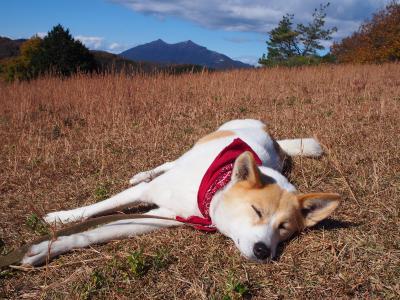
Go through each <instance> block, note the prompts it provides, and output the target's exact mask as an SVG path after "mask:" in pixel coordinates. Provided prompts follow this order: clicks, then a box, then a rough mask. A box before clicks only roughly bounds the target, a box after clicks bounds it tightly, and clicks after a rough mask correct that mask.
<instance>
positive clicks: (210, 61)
mask: <svg viewBox="0 0 400 300" xmlns="http://www.w3.org/2000/svg"><path fill="white" fill-rule="evenodd" d="M119 55H120V56H122V57H124V58H127V59H131V60H134V61H148V62H155V63H162V64H195V65H201V66H205V67H208V68H211V69H215V70H224V69H238V68H251V67H252V66H251V65H248V64H245V63H242V62H240V61H237V60H233V59H231V58H229V57H228V56H226V55H224V54H221V53H218V52H215V51H211V50H208V49H207V48H206V47H203V46H200V45H197V44H195V43H193V42H192V41H190V40H189V41H186V42H181V43H176V44H168V43H166V42H164V41H163V40H161V39H158V40H156V41H153V42H150V43H147V44H144V45H140V46H136V47H134V48H131V49H129V50H126V51H124V52H122V53H120V54H119Z"/></svg>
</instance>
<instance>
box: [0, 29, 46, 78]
mask: <svg viewBox="0 0 400 300" xmlns="http://www.w3.org/2000/svg"><path fill="white" fill-rule="evenodd" d="M41 55H42V39H41V38H40V37H38V36H33V37H32V38H30V39H29V40H27V41H25V42H24V43H23V44H22V45H21V47H20V55H19V56H17V57H13V58H10V59H7V60H5V61H4V63H3V67H2V73H3V76H2V77H3V78H5V79H6V80H7V81H13V80H29V79H33V78H36V77H37V76H38V75H39V73H40V71H41V69H40V67H39V59H40V57H41Z"/></svg>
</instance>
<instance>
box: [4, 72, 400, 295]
mask: <svg viewBox="0 0 400 300" xmlns="http://www.w3.org/2000/svg"><path fill="white" fill-rule="evenodd" d="M399 117H400V65H399V64H387V65H379V66H378V65H373V66H350V65H349V66H321V67H309V68H300V69H297V68H293V69H279V68H278V69H271V70H243V71H230V72H221V73H211V74H207V73H204V74H187V75H181V76H163V75H159V76H144V75H143V76H136V77H127V76H122V75H121V76H118V75H106V76H94V77H89V76H76V77H73V78H70V79H66V80H60V79H55V78H46V79H40V80H37V81H34V82H31V83H15V84H9V85H6V84H0V166H1V168H0V238H1V240H0V252H1V253H2V254H5V253H7V252H9V251H10V250H12V249H14V248H15V247H18V246H20V245H22V244H23V243H26V242H29V241H30V240H32V239H34V238H35V237H37V236H38V235H40V234H43V233H44V232H45V231H46V230H47V229H46V227H45V226H43V224H41V222H40V219H39V218H37V217H36V216H43V215H44V213H45V212H49V211H55V210H60V209H68V208H73V207H76V206H82V205H86V204H89V203H93V202H96V201H99V200H101V199H104V198H106V197H107V196H109V195H111V194H114V193H117V192H119V191H121V190H122V189H124V188H126V187H127V180H128V179H129V178H130V176H132V175H133V174H134V173H137V172H139V171H143V170H146V169H149V168H152V167H154V166H156V165H159V164H161V163H162V162H164V161H167V160H172V159H175V158H176V157H178V156H179V155H180V154H181V153H183V152H184V151H186V150H188V149H189V148H190V147H191V145H192V144H193V143H194V142H195V141H196V140H197V139H198V138H199V137H201V136H202V135H204V134H206V133H208V132H210V131H212V130H214V129H215V128H216V127H217V126H219V125H220V124H221V123H223V122H225V121H227V120H230V119H236V118H256V119H260V120H263V121H265V122H266V123H267V124H268V127H269V130H270V131H271V132H272V133H273V135H274V136H275V137H276V138H278V139H279V138H290V137H307V136H315V137H317V138H318V139H319V140H320V142H321V143H322V144H323V145H324V147H325V150H326V155H325V156H324V157H322V158H321V159H318V160H315V159H299V158H296V159H294V167H293V170H292V172H291V173H290V180H291V181H292V182H294V184H295V185H296V186H297V187H298V188H299V190H300V191H302V192H310V191H330V192H338V193H340V194H341V195H342V196H343V200H342V203H341V206H340V207H339V209H338V210H337V211H336V212H335V213H334V215H333V216H332V218H330V219H329V220H327V221H324V222H323V223H322V224H320V225H318V226H316V227H315V228H312V229H310V230H308V231H306V232H304V233H302V234H300V235H298V236H296V237H295V238H293V239H292V240H291V241H289V242H288V243H286V244H285V245H283V246H282V249H281V250H282V253H281V255H280V257H279V258H278V259H277V260H276V261H274V262H272V263H269V264H256V263H251V262H248V261H246V260H245V259H244V258H242V257H241V256H240V255H239V252H238V251H237V250H236V248H235V246H234V244H233V242H231V241H230V240H228V239H227V238H225V237H223V236H222V235H221V234H219V233H216V234H206V233H203V232H198V231H195V230H193V229H191V228H175V229H166V230H163V231H159V232H154V233H151V234H148V235H143V236H140V237H137V238H132V239H130V240H123V241H114V242H111V243H109V244H106V245H98V246H97V245H96V246H94V247H91V248H89V249H83V250H77V251H74V252H72V253H69V254H66V255H62V256H61V257H58V258H56V259H55V260H53V261H52V262H50V263H49V264H48V265H47V266H44V267H41V268H37V269H34V270H26V271H21V270H15V269H3V270H1V271H0V272H1V273H0V298H2V297H4V298H10V299H22V298H23V299H28V298H33V299H38V298H42V299H76V298H79V299H89V298H91V299H99V298H100V299H114V298H115V299H128V298H129V299H173V298H175V299H241V298H244V299H288V298H297V299H298V298H300V299H316V298H330V299H333V298H361V299H371V298H385V299H399V297H400V235H399V228H400V216H399V212H400V125H399ZM138 209H143V205H142V206H141V207H137V208H136V210H138ZM133 210H135V208H133Z"/></svg>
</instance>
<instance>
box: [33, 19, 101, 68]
mask: <svg viewBox="0 0 400 300" xmlns="http://www.w3.org/2000/svg"><path fill="white" fill-rule="evenodd" d="M42 49H43V51H42V57H41V58H40V59H39V60H38V61H40V69H41V70H42V71H44V72H48V71H50V72H54V73H56V74H61V75H64V76H68V75H71V74H72V73H75V72H78V71H79V72H90V71H93V70H94V69H95V68H96V61H95V59H94V57H93V55H92V54H91V53H90V51H89V50H88V49H87V48H86V47H85V46H84V45H83V44H82V43H81V42H80V41H78V40H74V38H73V37H72V36H71V34H70V33H69V30H68V29H64V27H62V26H61V25H57V26H55V27H53V29H52V30H51V31H49V32H48V34H47V36H46V37H44V39H43V45H42Z"/></svg>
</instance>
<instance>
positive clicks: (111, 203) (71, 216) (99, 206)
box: [44, 182, 148, 224]
mask: <svg viewBox="0 0 400 300" xmlns="http://www.w3.org/2000/svg"><path fill="white" fill-rule="evenodd" d="M147 185H148V184H147V183H145V182H143V183H141V184H138V185H136V186H134V187H131V188H129V189H126V190H125V191H123V192H121V193H119V194H116V195H114V196H112V197H111V198H109V199H107V200H104V201H101V202H98V203H95V204H92V205H87V206H83V207H79V208H75V209H71V210H63V211H56V212H53V213H49V214H47V215H46V216H45V217H44V219H45V221H46V222H47V223H50V224H52V223H69V222H74V221H80V220H84V219H87V218H89V217H93V216H96V215H101V214H105V213H110V212H113V211H116V210H118V209H122V208H124V207H126V206H128V205H131V204H132V203H134V202H137V201H140V200H143V201H146V199H144V198H143V197H142V196H143V193H144V192H145V191H146V190H147Z"/></svg>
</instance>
